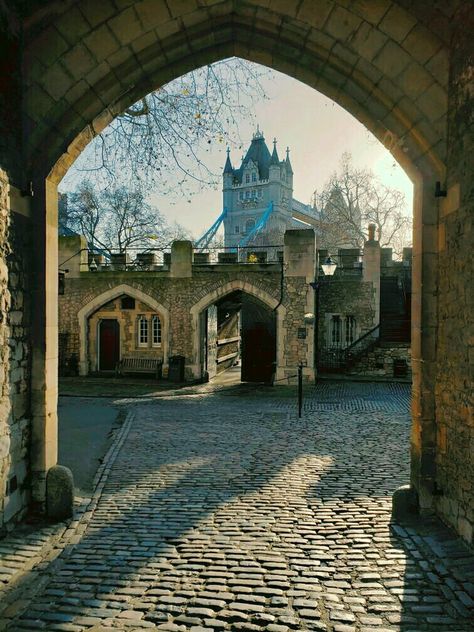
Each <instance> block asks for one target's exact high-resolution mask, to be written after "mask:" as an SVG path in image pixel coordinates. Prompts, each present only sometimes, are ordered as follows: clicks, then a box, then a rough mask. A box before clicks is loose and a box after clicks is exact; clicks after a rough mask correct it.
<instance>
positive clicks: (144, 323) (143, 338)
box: [138, 316, 148, 347]
mask: <svg viewBox="0 0 474 632" xmlns="http://www.w3.org/2000/svg"><path fill="white" fill-rule="evenodd" d="M138 346H139V347H148V320H147V319H146V317H145V316H139V318H138Z"/></svg>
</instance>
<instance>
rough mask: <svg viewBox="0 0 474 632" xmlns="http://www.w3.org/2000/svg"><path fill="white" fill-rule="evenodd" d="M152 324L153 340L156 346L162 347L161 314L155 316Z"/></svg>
mask: <svg viewBox="0 0 474 632" xmlns="http://www.w3.org/2000/svg"><path fill="white" fill-rule="evenodd" d="M151 325H152V342H153V346H154V347H161V320H160V317H159V316H156V315H155V316H153V318H152V319H151Z"/></svg>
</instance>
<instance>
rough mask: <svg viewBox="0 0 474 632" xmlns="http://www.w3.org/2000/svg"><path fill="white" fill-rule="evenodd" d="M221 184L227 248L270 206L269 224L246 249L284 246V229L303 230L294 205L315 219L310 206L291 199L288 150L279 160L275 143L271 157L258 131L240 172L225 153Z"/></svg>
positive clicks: (239, 241)
mask: <svg viewBox="0 0 474 632" xmlns="http://www.w3.org/2000/svg"><path fill="white" fill-rule="evenodd" d="M222 180H223V206H224V208H227V215H226V217H225V219H224V235H225V245H226V246H227V247H234V246H237V245H238V244H239V243H241V242H242V240H245V238H246V237H247V236H248V235H249V233H250V232H251V231H252V229H253V228H254V226H255V224H256V223H258V221H259V219H261V218H262V216H263V214H264V213H265V211H266V210H267V209H268V207H269V205H270V204H271V203H273V210H272V212H271V213H270V214H269V217H268V221H267V222H266V224H265V226H264V227H263V229H262V230H261V231H259V233H258V235H257V236H256V237H255V241H253V240H250V243H249V245H252V243H257V244H258V245H279V244H283V235H284V233H285V230H286V229H287V228H303V225H302V224H301V222H298V221H297V220H295V219H293V212H294V209H295V205H299V206H300V207H303V208H304V209H305V210H307V212H308V213H311V214H313V215H314V211H312V209H311V207H310V206H309V205H304V204H302V203H301V202H298V201H297V200H294V199H293V169H292V167H291V163H290V157H289V150H288V149H287V152H286V158H285V159H284V160H280V158H279V156H278V151H277V141H276V139H274V141H273V151H272V153H270V151H269V149H268V147H267V144H266V142H265V138H264V136H263V133H262V132H261V131H260V130H259V129H258V127H257V131H256V132H255V134H254V135H253V138H252V141H251V143H250V146H249V148H248V150H247V153H246V154H245V156H244V157H243V158H242V162H241V165H240V167H239V168H234V167H233V166H232V162H231V158H230V150H229V149H228V150H227V159H226V163H225V166H224V171H223V175H222Z"/></svg>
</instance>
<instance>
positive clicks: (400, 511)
mask: <svg viewBox="0 0 474 632" xmlns="http://www.w3.org/2000/svg"><path fill="white" fill-rule="evenodd" d="M417 512H418V498H417V494H416V491H415V489H414V488H413V487H411V486H410V485H402V486H401V487H399V488H398V489H397V490H395V492H394V494H393V496H392V520H393V521H395V522H398V521H399V520H404V519H406V518H410V516H414V515H415V514H416V513H417Z"/></svg>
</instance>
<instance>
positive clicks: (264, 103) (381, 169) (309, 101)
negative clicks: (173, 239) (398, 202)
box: [60, 71, 413, 238]
mask: <svg viewBox="0 0 474 632" xmlns="http://www.w3.org/2000/svg"><path fill="white" fill-rule="evenodd" d="M262 83H263V87H264V91H265V93H266V94H267V96H268V99H265V100H261V101H259V102H258V103H257V104H256V105H255V107H254V110H255V119H254V120H252V121H251V120H248V119H242V120H241V121H240V123H239V127H240V135H241V138H242V140H243V147H242V148H241V149H238V150H236V149H232V151H231V160H232V164H233V166H234V167H238V166H240V162H241V158H242V154H244V153H245V152H246V150H247V148H248V145H249V144H250V141H251V139H252V135H253V133H254V132H255V123H258V125H259V127H260V130H261V131H262V132H263V133H264V136H265V140H266V142H267V145H268V147H269V149H270V151H271V149H272V141H273V138H274V137H276V138H277V141H278V144H277V149H278V152H279V155H280V159H282V158H283V157H284V155H285V150H286V147H287V146H289V147H290V159H291V163H292V166H293V171H294V177H293V185H294V197H295V198H296V199H298V200H300V201H301V202H304V203H309V202H310V201H311V198H312V194H313V191H314V190H315V189H321V188H322V187H323V186H324V184H325V182H326V181H327V180H328V178H329V176H330V175H331V174H332V173H333V172H334V171H335V170H337V169H338V165H339V162H340V159H341V156H342V154H343V153H344V152H350V153H351V154H352V156H353V164H354V166H355V167H357V168H369V169H371V170H372V171H374V173H375V174H376V175H377V176H378V177H379V178H380V179H381V180H382V182H383V183H384V184H385V185H387V186H390V187H393V188H396V189H399V190H400V191H402V192H403V193H404V194H405V198H406V212H407V214H411V212H412V197H413V186H412V183H411V181H410V179H409V178H408V176H407V175H406V174H405V172H404V171H403V169H402V168H401V167H400V166H399V165H398V163H397V162H396V161H395V159H394V158H393V157H392V155H391V154H390V152H389V151H387V150H386V149H385V148H384V146H383V145H382V144H381V143H380V142H379V141H378V140H377V139H376V138H375V137H374V136H373V135H372V134H371V133H370V132H369V131H368V130H367V129H366V128H365V127H364V126H363V125H362V124H361V123H359V122H358V121H357V120H356V119H355V118H354V117H353V116H352V115H351V114H349V113H348V112H346V111H345V110H344V109H343V108H341V107H340V106H338V105H337V104H336V103H335V102H334V101H331V100H330V99H328V98H326V97H325V96H323V95H322V94H321V93H319V92H317V91H316V90H314V89H313V88H310V87H308V86H306V85H305V84H303V83H300V82H299V81H296V80H295V79H292V78H290V77H288V76H287V75H284V74H281V73H278V72H275V71H272V73H271V75H270V76H264V77H263V79H262ZM213 147H214V148H213V149H212V150H211V151H209V149H208V151H207V152H206V156H205V160H206V161H207V164H209V165H210V167H211V169H212V170H214V171H217V172H221V171H222V169H223V167H224V163H225V158H226V153H225V152H226V146H225V143H222V144H221V145H218V146H216V145H215V144H214V145H213ZM76 178H77V174H74V167H72V168H71V170H70V173H69V174H68V175H67V176H66V178H65V180H64V181H63V183H62V186H61V187H60V188H61V190H68V189H70V188H71V186H72V183H73V182H74V181H75V180H76ZM150 201H151V202H152V203H153V204H154V205H156V206H157V208H158V209H159V211H161V213H163V214H164V215H165V216H166V218H167V219H168V220H169V221H170V222H174V221H176V222H178V223H180V224H182V225H183V226H184V227H185V228H187V229H188V230H190V231H191V233H192V234H193V236H194V237H195V238H198V237H200V236H201V234H202V233H204V232H205V231H206V230H207V229H208V228H209V227H210V226H211V225H212V223H213V222H214V221H215V219H217V217H218V216H219V215H220V213H221V211H222V191H221V187H219V188H218V190H214V189H213V188H211V187H208V188H207V189H206V190H204V191H202V192H198V193H195V194H194V195H192V196H191V197H190V196H188V195H183V196H174V197H170V196H160V195H159V194H157V195H153V196H151V199H150Z"/></svg>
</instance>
